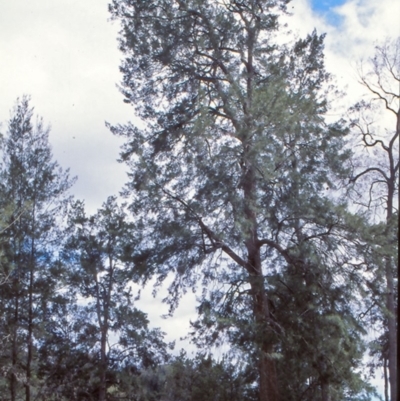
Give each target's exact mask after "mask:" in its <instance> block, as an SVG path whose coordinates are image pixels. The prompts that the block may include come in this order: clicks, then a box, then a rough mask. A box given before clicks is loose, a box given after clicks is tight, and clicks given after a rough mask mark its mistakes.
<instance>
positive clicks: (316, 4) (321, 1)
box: [311, 0, 346, 25]
mask: <svg viewBox="0 0 400 401" xmlns="http://www.w3.org/2000/svg"><path fill="white" fill-rule="evenodd" d="M345 2H346V0H311V7H312V9H313V10H314V11H315V12H317V13H318V14H321V15H323V16H324V17H325V18H326V19H327V21H328V22H329V23H330V24H331V25H339V24H340V21H341V17H340V16H339V15H337V14H336V13H334V12H333V11H332V9H333V8H334V7H337V6H341V5H342V4H344V3H345Z"/></svg>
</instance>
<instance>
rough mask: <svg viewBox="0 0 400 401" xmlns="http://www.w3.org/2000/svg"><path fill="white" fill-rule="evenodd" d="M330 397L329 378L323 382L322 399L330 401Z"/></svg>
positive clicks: (322, 400)
mask: <svg viewBox="0 0 400 401" xmlns="http://www.w3.org/2000/svg"><path fill="white" fill-rule="evenodd" d="M330 399H331V397H330V394H329V383H328V381H327V380H323V381H322V383H321V401H330Z"/></svg>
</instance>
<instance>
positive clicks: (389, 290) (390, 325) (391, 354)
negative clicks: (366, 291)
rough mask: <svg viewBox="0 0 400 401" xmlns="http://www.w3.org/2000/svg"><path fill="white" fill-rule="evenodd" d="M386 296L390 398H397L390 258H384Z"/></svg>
mask: <svg viewBox="0 0 400 401" xmlns="http://www.w3.org/2000/svg"><path fill="white" fill-rule="evenodd" d="M386 282H387V296H386V307H387V310H388V335H389V356H388V361H389V364H388V365H389V383H390V400H391V401H396V400H397V371H396V370H397V333H396V308H395V301H394V283H393V282H394V280H393V272H392V264H391V260H390V258H387V259H386Z"/></svg>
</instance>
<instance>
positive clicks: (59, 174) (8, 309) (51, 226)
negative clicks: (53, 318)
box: [0, 97, 73, 401]
mask: <svg viewBox="0 0 400 401" xmlns="http://www.w3.org/2000/svg"><path fill="white" fill-rule="evenodd" d="M48 132H49V131H48V129H46V128H45V127H44V125H43V121H42V120H41V119H39V118H38V119H37V120H36V122H35V121H33V109H32V108H31V107H30V106H29V97H23V98H22V99H20V100H18V101H17V103H16V106H15V109H14V111H13V114H12V116H11V118H10V120H9V123H8V131H7V133H6V135H5V139H4V148H3V164H2V166H1V200H2V202H3V204H2V208H4V207H7V208H8V209H9V210H11V212H10V214H9V216H8V219H7V224H6V228H4V229H3V230H2V232H1V247H2V252H3V255H4V258H5V261H3V269H4V270H5V274H6V276H7V277H8V280H7V282H6V283H5V284H4V285H3V286H2V287H1V294H2V296H1V299H0V303H1V310H2V317H1V326H0V331H1V337H2V338H4V339H6V343H7V346H6V347H3V348H2V349H1V356H0V357H1V360H2V366H3V371H4V376H5V377H6V380H7V382H8V384H7V386H5V385H3V386H2V390H1V391H2V392H3V394H8V399H10V400H11V401H15V400H17V399H18V400H19V399H21V398H22V394H24V398H25V400H26V401H30V400H31V399H33V397H34V395H35V394H37V390H38V388H39V387H40V383H39V382H38V380H37V375H36V373H37V366H38V360H37V347H38V345H39V343H40V341H41V338H42V336H44V335H45V332H46V324H47V322H48V320H49V319H50V317H49V310H50V304H51V303H52V302H53V301H54V297H55V296H56V294H57V291H58V288H59V285H60V282H59V277H58V274H57V272H58V270H57V264H56V263H55V260H56V258H57V254H56V249H57V245H58V244H59V241H60V230H59V223H60V219H61V217H62V212H63V210H64V207H65V202H66V200H67V198H66V196H67V191H68V189H69V188H70V187H71V185H72V182H73V180H71V179H70V178H69V175H68V171H63V170H62V169H61V168H60V167H59V165H58V164H57V162H55V161H53V157H52V153H51V148H50V145H49V141H48Z"/></svg>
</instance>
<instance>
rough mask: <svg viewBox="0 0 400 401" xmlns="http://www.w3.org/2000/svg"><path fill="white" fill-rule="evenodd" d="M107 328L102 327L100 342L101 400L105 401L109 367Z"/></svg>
mask: <svg viewBox="0 0 400 401" xmlns="http://www.w3.org/2000/svg"><path fill="white" fill-rule="evenodd" d="M106 345H107V329H106V327H102V329H101V344H100V352H101V357H100V388H99V401H105V399H106V391H107V388H106V370H107V369H106V367H107V360H106V358H107V355H106V352H107V348H106Z"/></svg>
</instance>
